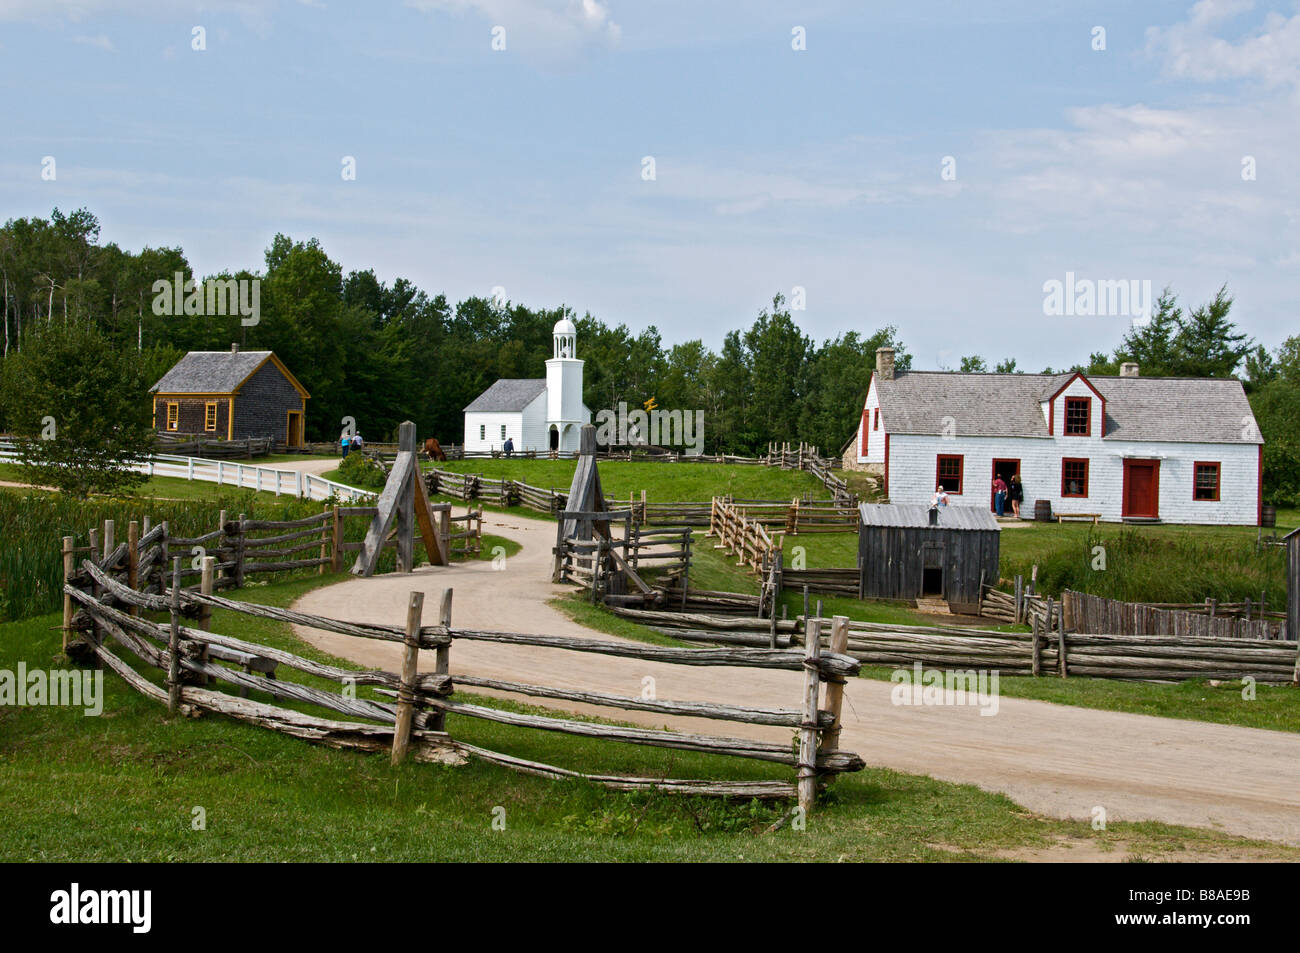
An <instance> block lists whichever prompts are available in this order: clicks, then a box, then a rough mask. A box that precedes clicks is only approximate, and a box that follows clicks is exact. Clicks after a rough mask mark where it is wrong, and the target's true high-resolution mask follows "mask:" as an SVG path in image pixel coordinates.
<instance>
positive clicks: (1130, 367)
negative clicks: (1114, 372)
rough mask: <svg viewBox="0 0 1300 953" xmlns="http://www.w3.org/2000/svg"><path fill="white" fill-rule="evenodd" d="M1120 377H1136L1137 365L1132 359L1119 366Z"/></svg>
mask: <svg viewBox="0 0 1300 953" xmlns="http://www.w3.org/2000/svg"><path fill="white" fill-rule="evenodd" d="M1119 376H1120V377H1137V376H1138V366H1137V364H1135V363H1134V362H1133V361H1125V362H1124V363H1123V364H1121V365H1120V366H1119Z"/></svg>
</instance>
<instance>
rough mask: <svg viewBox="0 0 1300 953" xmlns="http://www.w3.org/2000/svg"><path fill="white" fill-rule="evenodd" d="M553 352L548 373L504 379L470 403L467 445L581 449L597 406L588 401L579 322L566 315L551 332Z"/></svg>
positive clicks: (468, 447)
mask: <svg viewBox="0 0 1300 953" xmlns="http://www.w3.org/2000/svg"><path fill="white" fill-rule="evenodd" d="M551 335H552V339H553V353H552V357H551V359H550V360H549V361H547V362H546V376H545V377H542V378H526V379H519V378H512V379H502V380H498V381H497V382H496V383H495V384H493V385H492V386H491V387H489V388H488V389H487V390H485V391H484V392H483V393H481V394H479V395H478V397H476V398H474V401H473V402H472V403H471V404H470V405H469V406H468V407H466V408H465V450H466V451H468V452H471V453H473V452H475V451H485V450H500V449H501V448H502V446H503V445H504V444H505V442H506V439H507V438H509V439H511V440H513V441H514V448H515V451H516V452H522V451H525V450H539V451H545V450H577V449H578V439H579V434H580V432H581V430H582V425H583V424H587V423H591V411H590V410H589V409H588V408H587V405H586V404H584V403H583V402H582V361H580V360H578V358H577V328H575V327H574V325H573V322H572V321H570V320H569V319H568V318H561V319H560V320H559V321H557V322H556V323H555V328H554V329H553V330H552V332H551Z"/></svg>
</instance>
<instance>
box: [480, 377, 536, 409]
mask: <svg viewBox="0 0 1300 953" xmlns="http://www.w3.org/2000/svg"><path fill="white" fill-rule="evenodd" d="M544 390H546V378H544V377H540V378H536V379H532V378H517V377H516V378H502V379H501V380H499V381H497V382H496V383H495V384H493V385H492V386H491V387H489V388H488V389H487V390H485V391H484V392H483V393H481V394H479V395H478V396H477V397H475V398H474V400H473V402H472V403H471V404H470V405H469V406H468V407H466V408H465V412H466V413H469V412H470V411H476V412H479V413H493V412H496V413H500V412H506V411H514V410H523V409H524V408H525V407H527V406H528V405H529V404H531V403H532V402H533V401H534V400H536V399H537V395H538V394H540V393H541V392H542V391H544Z"/></svg>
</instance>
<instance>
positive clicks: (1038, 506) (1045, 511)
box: [1034, 500, 1052, 523]
mask: <svg viewBox="0 0 1300 953" xmlns="http://www.w3.org/2000/svg"><path fill="white" fill-rule="evenodd" d="M1034 519H1036V520H1038V521H1039V522H1040V523H1050V522H1051V521H1052V501H1051V500H1035V501H1034Z"/></svg>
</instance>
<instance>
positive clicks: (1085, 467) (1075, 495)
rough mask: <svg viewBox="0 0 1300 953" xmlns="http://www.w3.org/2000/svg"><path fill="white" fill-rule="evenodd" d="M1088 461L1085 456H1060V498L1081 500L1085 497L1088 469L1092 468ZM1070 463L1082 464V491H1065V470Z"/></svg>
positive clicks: (1086, 493)
mask: <svg viewBox="0 0 1300 953" xmlns="http://www.w3.org/2000/svg"><path fill="white" fill-rule="evenodd" d="M1088 462H1089V461H1088V458H1087V457H1062V458H1061V498H1062V499H1068V500H1082V499H1086V498H1087V496H1088V477H1089V472H1088V471H1089V470H1091V469H1092V468H1091V467H1090V466H1088ZM1072 463H1079V464H1082V465H1083V492H1082V493H1069V492H1067V491H1066V480H1067V479H1068V472H1067V471H1068V468H1069V466H1070V464H1072Z"/></svg>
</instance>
